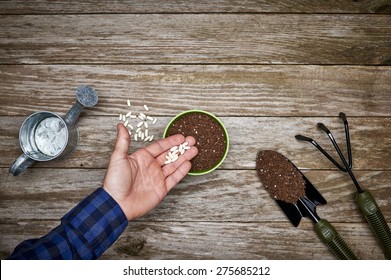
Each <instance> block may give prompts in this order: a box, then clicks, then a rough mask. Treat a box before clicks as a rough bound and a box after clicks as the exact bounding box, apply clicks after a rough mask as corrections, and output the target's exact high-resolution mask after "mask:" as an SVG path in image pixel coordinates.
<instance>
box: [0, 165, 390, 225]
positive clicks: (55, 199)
mask: <svg viewBox="0 0 391 280" xmlns="http://www.w3.org/2000/svg"><path fill="white" fill-rule="evenodd" d="M7 172H8V171H7V170H6V169H4V168H3V169H0V179H1V180H0V182H1V183H0V185H1V188H0V197H1V199H0V217H1V218H0V222H1V221H2V222H9V221H26V220H34V219H40V220H51V219H60V218H61V217H62V216H63V215H65V213H67V212H68V211H69V210H70V209H72V208H73V207H74V206H75V205H76V204H77V203H78V202H79V201H81V200H82V199H83V198H84V197H85V196H87V195H88V194H90V193H91V192H93V191H94V190H95V189H96V188H97V187H99V186H101V182H102V179H103V177H104V172H105V170H94V169H89V170H84V169H38V168H35V169H32V170H31V171H29V172H28V173H26V174H24V175H22V176H20V177H12V176H9V174H7ZM305 174H306V176H307V177H308V178H309V180H310V181H311V182H312V183H313V184H314V185H315V186H316V188H317V189H318V190H319V192H320V193H322V195H323V196H324V197H325V198H326V199H327V201H328V204H327V205H323V206H319V207H318V213H319V215H320V217H322V218H325V219H327V220H329V221H330V222H356V223H357V222H363V217H362V216H361V214H360V212H359V210H358V209H357V206H356V205H355V203H354V196H355V188H354V186H353V184H352V182H351V181H350V179H349V177H348V176H347V175H346V174H342V173H340V172H337V171H309V172H305ZM356 175H357V178H358V180H359V181H360V183H361V185H362V187H363V188H365V189H368V190H369V191H370V192H371V193H372V194H373V196H374V197H375V198H376V200H377V203H378V204H379V207H381V210H382V212H383V215H384V216H385V218H386V220H387V221H389V222H391V195H390V185H389V182H390V178H391V172H390V171H371V172H369V171H359V172H356ZM21 205H23V207H21ZM141 220H142V221H159V222H160V221H164V222H167V221H181V222H188V221H215V222H218V221H224V222H232V221H235V222H276V221H280V222H285V221H287V218H286V216H285V215H284V213H283V212H282V211H281V210H280V209H279V207H278V206H277V204H276V203H275V202H274V200H273V199H271V197H270V195H269V194H268V193H267V192H266V190H265V189H264V188H263V186H262V184H261V183H260V181H259V179H258V177H257V175H256V172H255V171H254V170H218V171H215V172H213V174H210V175H206V176H187V177H186V178H185V179H184V180H183V181H182V182H181V183H180V184H179V185H178V186H177V187H176V188H175V189H173V190H172V192H171V193H170V194H169V195H168V196H167V197H166V198H165V200H164V202H163V203H162V204H161V205H160V206H159V207H158V208H156V209H155V210H154V211H152V212H151V213H150V214H148V215H146V216H145V217H143V218H142V219H141Z"/></svg>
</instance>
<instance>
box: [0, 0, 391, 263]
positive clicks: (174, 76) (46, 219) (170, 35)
mask: <svg viewBox="0 0 391 280" xmlns="http://www.w3.org/2000/svg"><path fill="white" fill-rule="evenodd" d="M390 13H391V1H390V0H373V1H370V0H360V1H353V0H346V1H345V0H330V1H326V0H320V1H311V0H301V1H298V0H293V1H287V0H285V1H265V0H243V1H238V0H211V1H206V0H200V1H192V0H189V1H185V0H167V1H154V0H143V1H141V0H124V1H119V0H112V1H93V0H87V1H75V0H70V1H64V0H54V1H48V0H35V1H25V0H21V1H13V0H5V1H0V14H1V16H0V258H1V259H4V258H6V257H7V256H8V255H9V254H10V253H11V251H12V249H13V248H14V247H15V246H16V245H17V244H19V243H20V242H21V241H23V240H26V239H29V238H36V237H39V236H41V235H44V234H46V233H47V232H48V231H50V230H51V229H52V228H53V227H55V226H56V225H58V223H59V219H60V218H61V217H62V216H63V215H64V214H66V213H67V211H69V210H70V209H71V208H72V207H74V206H75V205H76V204H77V203H78V202H79V201H80V200H81V199H83V198H84V197H85V196H86V195H88V194H90V193H91V192H92V191H94V190H95V189H96V188H97V187H99V186H101V182H102V179H103V176H104V174H105V169H106V167H107V164H108V160H109V156H110V154H111V151H112V149H113V146H114V141H115V137H116V128H115V125H116V124H117V123H118V114H119V113H126V112H127V111H128V108H127V107H126V100H127V99H130V100H131V101H132V104H133V107H132V108H131V109H132V110H133V111H136V112H140V111H142V106H143V105H144V104H147V105H148V106H149V108H150V112H149V114H151V115H152V116H155V117H157V118H158V122H157V124H156V125H155V126H152V127H150V132H151V133H152V134H154V135H155V139H159V138H160V137H161V135H162V134H163V131H164V128H165V126H166V124H167V123H168V122H169V120H170V119H171V118H172V117H173V116H175V115H176V114H178V113H180V112H182V111H184V110H189V109H201V110H206V111H209V112H211V113H213V114H215V115H217V116H218V117H219V118H220V119H221V120H222V121H223V123H224V124H225V125H226V127H227V130H228V133H229V136H230V151H229V153H228V157H227V159H226V160H225V161H224V163H223V164H222V166H221V167H220V168H219V169H218V170H216V171H214V172H213V173H211V174H208V175H205V176H187V177H185V179H184V180H183V181H182V182H180V184H179V185H178V186H177V187H176V188H174V189H173V190H172V191H171V192H170V194H169V195H168V196H167V197H166V198H165V199H164V201H163V202H162V203H161V204H160V205H159V206H158V207H157V208H156V209H154V210H153V211H152V212H151V213H149V214H147V215H145V216H144V217H142V218H140V219H139V220H136V221H133V222H131V223H130V224H129V226H128V227H127V229H126V230H125V232H124V233H123V234H122V235H121V237H120V238H119V239H118V240H117V242H116V243H115V244H114V245H113V246H112V247H110V248H109V249H108V250H107V251H106V252H105V254H104V255H103V256H102V259H129V260H131V259H299V260H308V259H327V260H329V259H334V256H333V255H332V254H331V253H330V251H329V250H328V249H327V248H326V246H325V245H323V244H322V243H321V242H320V241H319V239H318V237H317V236H316V234H315V232H314V230H313V224H312V223H311V222H310V221H309V220H308V219H303V220H302V221H301V223H300V225H299V226H298V227H297V228H295V227H293V226H292V225H291V224H290V222H289V221H288V219H287V218H286V217H285V215H284V213H283V212H282V211H281V210H280V209H279V207H278V206H277V204H276V203H275V202H274V201H273V199H271V197H270V195H269V194H268V193H267V192H266V190H265V189H264V188H263V186H262V184H261V183H260V181H259V179H258V177H257V174H256V170H255V157H256V154H257V152H258V151H259V150H262V149H272V150H276V151H279V152H280V153H282V154H284V155H285V156H286V157H288V158H289V159H290V160H291V161H292V162H293V163H294V164H296V165H297V167H298V168H300V169H301V170H302V171H303V172H304V174H305V175H306V176H307V177H308V179H309V180H310V181H311V182H312V183H313V184H314V185H315V186H316V188H317V189H318V190H319V191H320V193H321V194H322V195H323V196H324V197H325V198H326V200H327V201H328V203H327V205H322V206H318V207H317V212H318V214H319V216H320V217H321V218H324V219H327V220H329V221H330V222H331V223H332V224H333V225H334V227H335V228H336V229H337V230H338V231H339V233H340V235H341V236H342V237H343V238H344V239H345V240H346V241H347V243H348V244H349V245H350V246H351V247H352V249H353V251H354V252H355V253H356V254H357V255H358V257H359V258H360V259H375V260H377V259H384V255H383V253H382V251H381V248H380V246H379V244H378V243H377V242H376V240H375V238H374V236H373V234H372V232H371V231H370V229H369V226H368V224H367V223H366V222H365V220H364V218H363V217H362V216H361V214H360V213H359V210H358V209H357V206H356V205H355V203H354V195H355V189H354V187H353V184H352V182H351V180H350V178H349V176H348V175H347V174H344V173H341V172H340V171H338V170H336V168H335V167H334V166H333V165H332V164H331V163H330V162H328V161H327V159H325V158H324V157H323V156H322V155H321V154H320V153H319V152H318V151H317V150H316V149H315V148H314V147H313V146H311V145H310V144H308V143H302V142H298V141H296V140H295V139H294V135H296V134H298V133H300V134H304V135H306V136H310V137H313V138H315V139H316V140H317V141H318V142H319V143H320V144H321V145H322V146H324V147H325V148H326V150H327V151H329V152H331V153H332V154H333V155H335V153H334V150H333V149H332V146H331V143H330V142H329V140H328V138H327V136H326V135H325V134H324V133H323V132H321V131H319V130H318V129H317V128H316V123H317V122H324V123H325V124H326V125H327V126H328V127H329V128H330V129H331V130H332V132H333V134H334V136H335V138H336V140H337V141H338V142H339V143H340V145H341V146H342V147H343V149H344V146H345V143H344V141H345V138H344V137H345V135H344V130H343V124H342V122H341V120H340V119H338V118H337V116H338V113H339V112H340V111H343V112H345V113H346V114H347V116H348V119H349V125H350V129H351V142H352V152H353V170H354V173H355V175H356V177H357V179H358V181H359V182H360V184H361V186H362V187H363V188H364V189H366V190H369V191H370V192H371V193H372V194H373V196H374V197H375V199H376V200H377V202H378V204H379V206H380V208H381V210H382V212H383V214H384V216H385V219H386V221H387V223H388V224H389V225H391V197H390V190H391V189H390V188H391V185H390V182H391V169H390V166H391V157H390V150H391V141H390V139H391V98H390V97H391V95H390V88H391V67H390V66H391V48H390V46H391V17H390V16H389V14H390ZM81 84H88V85H91V86H93V87H94V88H95V89H96V90H97V92H98V94H99V98H100V101H99V103H98V105H97V106H96V107H94V108H92V109H88V110H84V111H83V113H82V115H81V117H80V119H79V121H78V123H77V125H78V127H79V131H80V141H79V144H78V147H77V149H76V151H75V152H74V153H73V154H71V155H69V156H67V157H66V158H63V159H59V160H55V161H51V162H46V163H36V164H34V165H33V166H32V167H30V168H29V169H28V170H27V171H26V172H25V173H23V174H22V175H21V176H18V177H13V176H12V175H10V174H9V173H8V168H9V166H10V165H11V164H12V162H13V161H14V160H15V159H16V157H17V156H19V155H20V154H21V149H20V147H19V141H18V131H19V127H20V125H21V123H22V122H23V120H24V119H25V118H26V117H27V116H28V115H30V114H31V113H34V112H36V111H41V110H48V111H53V112H56V113H59V114H65V113H66V112H68V110H69V108H70V107H71V106H72V104H73V103H74V102H75V89H76V87H77V86H78V85H81ZM145 145H146V143H141V142H137V143H132V145H131V147H130V148H129V152H133V151H135V150H136V149H138V148H142V147H144V146H145Z"/></svg>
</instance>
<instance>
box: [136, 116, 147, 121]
mask: <svg viewBox="0 0 391 280" xmlns="http://www.w3.org/2000/svg"><path fill="white" fill-rule="evenodd" d="M137 117H138V118H139V119H140V120H142V121H145V119H144V117H143V116H141V115H138V116H137Z"/></svg>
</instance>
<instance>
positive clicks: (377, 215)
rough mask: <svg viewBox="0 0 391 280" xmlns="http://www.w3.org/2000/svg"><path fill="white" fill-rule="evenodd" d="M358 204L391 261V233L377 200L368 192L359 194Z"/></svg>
mask: <svg viewBox="0 0 391 280" xmlns="http://www.w3.org/2000/svg"><path fill="white" fill-rule="evenodd" d="M356 203H357V204H358V206H359V207H360V210H361V212H362V213H363V215H364V216H365V219H366V220H367V221H368V223H369V225H370V226H371V228H372V231H373V232H374V233H375V235H376V237H377V239H378V240H379V241H380V243H381V245H382V246H383V250H384V255H385V256H386V259H388V260H390V259H391V232H390V228H389V227H388V225H387V222H386V220H385V219H384V216H383V214H382V212H381V211H380V208H379V206H378V205H377V203H376V201H375V199H374V198H373V196H372V195H371V194H370V193H369V192H368V191H363V192H362V193H357V195H356Z"/></svg>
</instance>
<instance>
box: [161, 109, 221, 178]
mask: <svg viewBox="0 0 391 280" xmlns="http://www.w3.org/2000/svg"><path fill="white" fill-rule="evenodd" d="M174 134H182V135H184V136H193V137H194V138H195V139H196V144H195V146H196V147H197V148H198V155H197V156H196V157H194V158H193V159H192V161H191V164H192V166H191V170H190V171H193V172H194V171H205V170H208V169H210V168H212V167H214V166H215V165H216V164H217V163H218V162H219V161H220V160H221V158H222V157H223V156H224V153H225V149H226V146H227V142H226V139H225V136H224V130H223V128H222V127H221V126H220V125H219V123H217V122H216V121H215V120H214V119H213V118H212V117H210V116H209V115H207V114H203V113H198V112H194V113H189V114H186V115H184V116H183V117H181V118H179V119H178V120H176V121H175V122H174V123H173V124H172V125H171V127H170V128H169V129H168V131H167V136H170V135H174Z"/></svg>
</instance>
